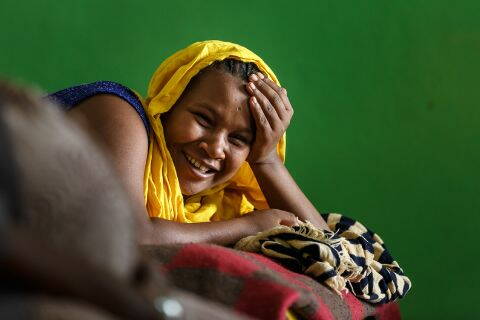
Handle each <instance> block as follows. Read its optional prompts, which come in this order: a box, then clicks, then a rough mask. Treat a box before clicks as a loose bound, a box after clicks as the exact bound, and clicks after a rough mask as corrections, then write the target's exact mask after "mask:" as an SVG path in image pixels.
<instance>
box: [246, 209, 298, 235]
mask: <svg viewBox="0 0 480 320" xmlns="http://www.w3.org/2000/svg"><path fill="white" fill-rule="evenodd" d="M243 219H247V220H249V222H250V224H251V225H252V226H253V230H252V231H253V233H257V232H262V231H265V230H268V229H271V228H274V227H277V226H279V225H284V226H290V227H291V226H296V225H298V222H299V220H298V218H297V217H296V216H295V215H294V214H293V213H290V212H287V211H283V210H278V209H267V210H256V211H254V212H252V213H250V214H248V215H246V216H244V217H243Z"/></svg>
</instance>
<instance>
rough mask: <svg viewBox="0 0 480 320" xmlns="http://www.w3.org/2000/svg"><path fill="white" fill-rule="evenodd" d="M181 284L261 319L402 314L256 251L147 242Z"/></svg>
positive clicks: (165, 269)
mask: <svg viewBox="0 0 480 320" xmlns="http://www.w3.org/2000/svg"><path fill="white" fill-rule="evenodd" d="M144 249H145V252H146V253H147V254H148V255H149V256H153V257H155V259H156V260H157V261H158V262H160V267H159V268H160V269H161V272H164V273H165V274H166V275H167V277H168V278H169V279H170V280H171V281H172V282H173V284H174V285H176V286H177V287H179V288H181V289H184V290H187V291H190V292H193V293H196V294H198V295H200V296H202V297H204V298H206V299H209V300H213V301H215V302H218V303H220V304H223V305H225V306H227V307H229V308H231V309H234V310H236V311H237V312H239V313H243V314H246V315H249V316H251V317H253V318H257V319H279V320H280V319H282V320H283V319H285V316H286V312H287V310H290V311H291V312H292V313H293V314H294V315H295V316H296V317H297V318H298V319H322V320H330V319H364V318H366V317H372V318H373V319H392V320H396V319H400V318H401V317H400V310H399V308H398V305H397V304H396V303H388V304H385V305H380V306H373V305H370V304H368V303H365V302H362V301H360V300H358V299H357V298H356V297H355V296H354V295H352V294H351V293H349V292H345V293H343V295H342V297H340V296H338V295H337V294H336V293H334V292H333V291H331V290H330V289H328V288H327V287H325V286H324V285H322V284H320V283H318V282H316V281H315V280H313V279H311V278H310V277H308V276H305V275H301V274H298V273H294V272H292V271H289V270H287V269H285V268H284V267H282V266H281V265H279V264H277V263H276V262H274V261H272V260H270V259H268V258H266V257H264V256H261V255H259V254H255V253H248V252H242V251H237V250H233V249H230V248H225V247H220V246H215V245H209V244H188V245H182V246H160V247H158V246H156V247H153V246H152V247H145V248H144Z"/></svg>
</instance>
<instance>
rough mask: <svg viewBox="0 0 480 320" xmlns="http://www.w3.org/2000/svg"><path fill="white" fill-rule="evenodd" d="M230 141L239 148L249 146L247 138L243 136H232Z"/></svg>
mask: <svg viewBox="0 0 480 320" xmlns="http://www.w3.org/2000/svg"><path fill="white" fill-rule="evenodd" d="M230 141H231V142H232V143H233V144H234V145H236V146H237V147H243V146H246V145H248V144H249V142H248V140H247V138H245V137H242V136H232V137H231V138H230Z"/></svg>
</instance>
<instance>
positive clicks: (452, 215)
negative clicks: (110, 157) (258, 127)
mask: <svg viewBox="0 0 480 320" xmlns="http://www.w3.org/2000/svg"><path fill="white" fill-rule="evenodd" d="M61 3H63V4H61ZM171 3H173V1H172V2H171ZM171 3H167V2H162V1H158V0H157V1H119V0H116V1H113V0H111V1H98V0H97V1H93V0H91V1H81V0H79V1H63V2H61V1H53V0H50V1H26V0H24V1H23V2H22V1H18V0H17V1H12V0H7V1H5V0H4V1H2V5H1V9H0V73H3V74H4V75H6V76H9V77H13V78H16V79H21V80H23V81H25V82H27V83H34V84H37V85H38V86H40V87H42V88H44V89H45V90H48V91H52V90H57V89H61V88H64V87H67V86H69V85H72V84H77V83H84V82H88V81H94V80H100V79H105V80H115V81H119V82H122V83H124V84H125V85H127V86H130V87H132V88H134V89H136V90H138V91H139V92H142V93H144V92H145V90H146V86H147V83H148V80H149V77H150V75H151V73H152V72H153V70H154V69H155V68H156V66H157V65H158V64H159V62H160V61H162V60H163V59H164V58H166V57H167V56H169V55H170V54H172V53H173V52H174V51H176V50H177V49H180V48H183V47H185V46H186V45H188V44H189V43H191V42H194V41H198V40H204V39H221V40H228V41H233V42H238V43H240V44H243V45H245V46H247V47H248V48H250V49H252V50H253V51H255V52H257V53H258V54H259V55H261V56H262V57H263V58H264V59H265V60H266V61H267V62H268V63H269V64H270V65H271V66H272V68H273V69H274V71H275V72H276V73H277V75H278V76H279V78H280V80H281V81H282V82H283V85H284V86H285V87H286V88H287V89H288V92H289V96H290V97H291V100H292V102H293V106H294V108H295V110H296V113H295V117H294V121H293V123H292V125H291V127H290V130H289V140H288V142H289V146H288V152H287V162H288V163H287V164H288V167H289V168H290V169H291V172H292V174H293V175H294V176H295V178H296V179H297V181H298V183H299V184H300V185H301V187H302V188H303V190H304V191H305V193H306V194H307V195H308V196H310V199H312V201H313V202H314V203H315V204H316V205H317V207H318V208H319V210H321V211H335V212H342V213H345V214H347V215H349V216H351V217H354V218H357V219H359V220H360V221H362V222H364V223H365V224H366V225H367V226H369V227H370V228H372V229H373V230H375V231H377V232H378V233H380V234H381V235H382V236H383V238H384V240H385V241H386V242H387V244H388V245H389V247H390V249H391V251H392V252H393V254H394V256H395V257H396V258H397V259H398V261H400V264H401V265H402V266H403V267H404V269H405V271H406V273H407V274H408V275H409V276H410V277H411V279H412V281H413V290H412V291H411V293H410V295H409V296H407V298H406V299H405V300H404V301H402V302H401V307H402V310H403V314H404V316H405V318H406V319H435V318H436V319H447V318H454V319H469V318H474V315H477V316H479V315H480V312H479V311H478V309H476V308H474V307H473V305H474V304H476V302H477V301H476V300H477V296H478V290H479V289H480V286H479V284H480V281H479V280H478V276H477V269H476V267H477V263H479V259H478V254H479V250H478V249H477V248H478V247H477V245H476V241H477V234H479V226H480V219H479V213H480V212H479V209H480V197H479V196H478V190H479V180H480V170H479V165H480V147H479V145H478V142H477V140H478V139H479V137H480V128H479V127H480V111H479V108H478V103H477V102H478V101H480V90H478V88H477V86H478V78H479V75H480V62H479V61H480V59H479V53H480V1H478V0H472V1H462V0H457V1H444V0H431V1H427V0H423V1H422V0H416V1H412V0H402V1H334V0H329V1H303V2H302V1H269V2H266V1H257V2H254V1H242V2H235V3H233V2H232V3H231V4H226V3H227V2H225V1H206V0H205V1H179V4H171ZM60 4H61V5H60Z"/></svg>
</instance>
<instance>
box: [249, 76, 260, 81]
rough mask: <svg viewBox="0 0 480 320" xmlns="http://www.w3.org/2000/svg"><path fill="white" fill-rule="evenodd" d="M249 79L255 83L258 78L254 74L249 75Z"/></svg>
mask: <svg viewBox="0 0 480 320" xmlns="http://www.w3.org/2000/svg"><path fill="white" fill-rule="evenodd" d="M250 79H251V80H252V81H257V80H258V77H257V75H255V74H251V75H250Z"/></svg>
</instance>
